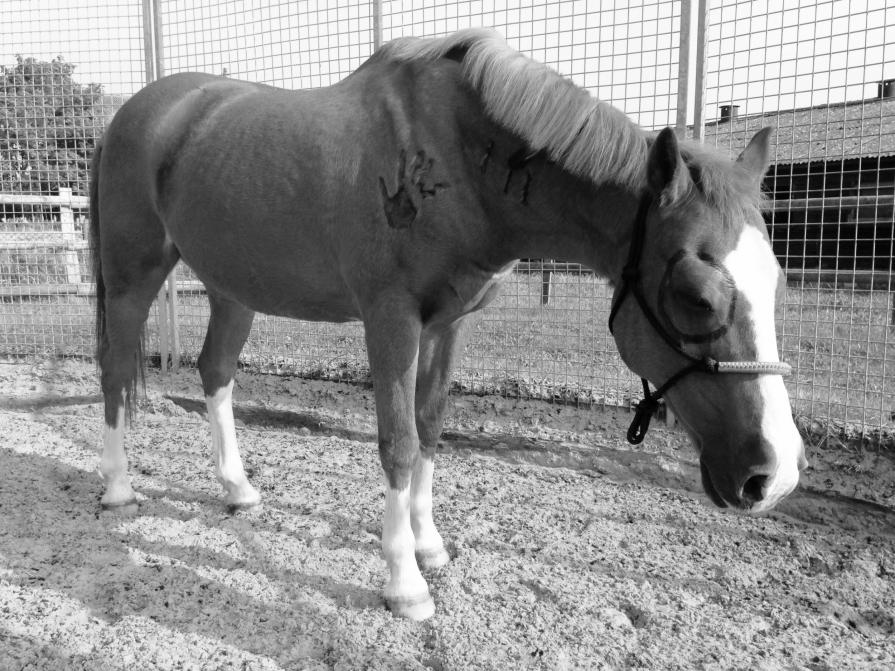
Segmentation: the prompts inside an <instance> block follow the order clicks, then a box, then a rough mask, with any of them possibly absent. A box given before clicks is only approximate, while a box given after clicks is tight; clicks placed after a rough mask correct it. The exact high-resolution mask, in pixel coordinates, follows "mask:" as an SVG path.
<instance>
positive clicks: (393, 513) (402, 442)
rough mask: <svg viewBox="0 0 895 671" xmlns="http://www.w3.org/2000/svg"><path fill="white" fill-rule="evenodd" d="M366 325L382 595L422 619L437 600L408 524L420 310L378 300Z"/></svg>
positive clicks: (396, 607)
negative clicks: (379, 480)
mask: <svg viewBox="0 0 895 671" xmlns="http://www.w3.org/2000/svg"><path fill="white" fill-rule="evenodd" d="M364 326H365V329H366V338H367V352H368V354H369V358H370V368H371V370H372V373H373V389H374V392H375V395H376V418H377V422H378V429H379V457H380V460H381V463H382V469H383V472H384V475H385V483H386V490H385V515H384V517H383V521H382V553H383V555H384V557H385V561H386V564H387V566H388V571H389V579H388V582H387V583H386V585H385V589H384V596H385V600H386V603H387V604H388V607H389V609H390V610H391V611H392V612H393V613H395V614H397V615H401V616H403V617H408V618H410V619H413V620H424V619H426V618H428V617H431V616H432V615H433V614H434V613H435V602H434V601H433V600H432V597H431V596H430V595H429V586H428V585H427V584H426V581H425V579H423V576H422V574H421V573H420V570H419V567H418V566H417V563H416V556H415V554H414V551H415V547H416V546H415V540H414V535H413V528H412V526H411V523H410V511H411V498H412V492H411V481H412V477H413V472H414V469H415V467H416V462H417V460H418V454H419V441H418V438H417V433H416V423H415V421H414V386H415V381H416V367H417V352H418V350H419V339H420V320H419V315H418V309H415V306H413V305H412V304H411V303H410V302H409V301H407V300H405V299H403V297H398V298H394V297H392V298H390V299H382V300H379V301H378V303H377V305H376V306H375V307H374V308H373V309H371V310H367V311H366V312H365V315H364Z"/></svg>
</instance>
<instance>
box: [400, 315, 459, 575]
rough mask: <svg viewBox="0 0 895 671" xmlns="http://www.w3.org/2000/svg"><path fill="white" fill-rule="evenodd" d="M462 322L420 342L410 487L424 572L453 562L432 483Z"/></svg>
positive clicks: (430, 333) (431, 333)
mask: <svg viewBox="0 0 895 671" xmlns="http://www.w3.org/2000/svg"><path fill="white" fill-rule="evenodd" d="M461 329H462V322H460V321H457V322H454V323H453V324H451V325H449V326H447V327H440V328H427V329H424V330H423V332H422V337H421V338H420V351H419V362H418V364H417V375H416V430H417V434H418V435H419V440H420V456H419V459H418V460H417V462H416V466H414V469H413V479H412V481H411V486H410V524H411V526H412V528H413V535H414V539H415V543H416V559H417V563H418V564H419V566H420V567H421V568H423V569H433V568H438V567H440V566H444V565H445V564H446V563H447V562H448V561H449V559H450V557H449V556H448V553H447V551H446V550H445V548H444V541H443V540H442V538H441V534H440V533H438V529H437V528H436V527H435V522H434V520H433V518H432V479H433V475H434V471H435V448H436V447H437V446H438V439H439V437H440V436H441V429H442V426H443V424H444V414H445V411H446V409H447V396H448V388H449V386H450V382H451V370H452V368H453V362H454V359H455V357H456V353H457V351H458V349H459V347H460V345H461V344H462V338H461V337H460V336H461V333H462V331H461Z"/></svg>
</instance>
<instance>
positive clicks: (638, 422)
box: [609, 194, 792, 445]
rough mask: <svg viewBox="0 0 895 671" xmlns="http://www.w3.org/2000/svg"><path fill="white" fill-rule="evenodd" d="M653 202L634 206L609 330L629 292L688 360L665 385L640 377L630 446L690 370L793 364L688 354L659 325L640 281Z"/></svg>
mask: <svg viewBox="0 0 895 671" xmlns="http://www.w3.org/2000/svg"><path fill="white" fill-rule="evenodd" d="M652 204H653V199H652V197H651V196H649V195H648V194H644V196H643V197H642V198H641V199H640V205H639V206H638V208H637V218H636V219H635V220H634V233H633V235H632V236H631V246H630V248H629V250H628V261H627V263H625V267H624V268H623V269H622V277H621V287H620V291H619V294H618V299H616V301H615V303H614V304H613V305H612V309H611V310H610V311H609V332H610V333H612V323H613V321H615V316H616V314H618V311H619V308H620V307H621V305H622V301H624V299H625V296H627V295H628V293H632V294H633V295H634V298H636V299H637V303H638V304H639V305H640V309H641V310H642V311H643V314H644V315H645V316H646V318H647V321H649V323H650V324H651V325H652V327H653V329H654V330H655V331H656V333H658V334H659V335H660V336H662V339H663V340H664V341H665V342H666V343H668V345H669V346H670V347H671V349H673V350H674V351H675V352H677V353H678V354H679V355H681V356H682V357H684V358H685V359H686V360H687V361H689V363H688V364H687V365H686V366H684V367H683V368H681V369H680V370H679V371H678V372H677V373H675V374H674V375H672V376H671V377H670V378H668V380H666V381H665V384H663V385H662V386H660V387H659V388H658V389H656V391H654V392H650V388H649V381H648V380H647V379H646V378H640V380H641V382H642V383H643V397H644V398H643V400H642V401H640V402H639V403H638V404H637V407H636V408H635V411H634V419H633V421H632V422H631V426H630V427H629V428H628V433H627V439H628V442H629V443H631V444H632V445H637V444H639V443H641V442H642V441H643V438H644V436H646V432H647V430H649V424H650V420H651V419H652V416H653V415H654V414H655V413H656V410H658V409H659V399H660V398H662V396H663V395H665V392H667V391H668V390H669V389H671V388H672V387H673V386H674V385H675V384H677V383H678V382H680V381H681V380H682V379H683V378H684V377H686V376H687V375H689V374H690V373H697V372H698V373H709V374H717V373H741V374H749V375H783V376H786V375H790V374H791V373H792V367H791V366H790V365H789V364H788V363H785V362H782V361H717V360H715V359H713V358H711V357H708V356H707V357H705V358H702V359H699V358H697V357H694V356H691V355H689V354H687V353H686V352H685V351H684V350H683V349H682V348H681V346H680V344H679V343H678V341H677V340H675V338H673V337H672V336H671V334H669V333H668V330H667V329H666V328H665V326H664V325H663V324H662V322H661V321H660V320H659V318H658V317H656V315H655V313H654V312H653V311H652V309H651V308H650V306H649V304H648V303H647V302H646V297H645V296H644V295H643V286H642V285H641V283H640V279H641V276H640V255H641V253H642V252H643V240H644V237H645V235H646V217H647V214H649V209H650V207H651V206H652Z"/></svg>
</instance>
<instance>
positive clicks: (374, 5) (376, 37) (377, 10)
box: [370, 0, 382, 51]
mask: <svg viewBox="0 0 895 671" xmlns="http://www.w3.org/2000/svg"><path fill="white" fill-rule="evenodd" d="M370 11H372V12H373V51H376V50H377V49H378V48H379V47H381V46H382V0H371V2H370Z"/></svg>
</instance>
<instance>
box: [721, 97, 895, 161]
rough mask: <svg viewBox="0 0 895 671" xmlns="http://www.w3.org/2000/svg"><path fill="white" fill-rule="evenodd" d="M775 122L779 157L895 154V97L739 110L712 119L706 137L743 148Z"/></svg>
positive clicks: (835, 158)
mask: <svg viewBox="0 0 895 671" xmlns="http://www.w3.org/2000/svg"><path fill="white" fill-rule="evenodd" d="M765 126H773V127H774V128H775V129H776V131H775V134H774V137H775V155H774V159H773V160H774V162H775V163H810V162H813V161H841V160H845V159H852V158H861V157H865V156H874V157H875V156H893V155H895V98H884V99H881V98H871V99H868V100H859V101H856V102H849V103H838V104H832V105H818V106H816V107H804V108H801V109H794V110H783V111H778V112H764V113H762V114H752V115H747V116H739V117H737V118H735V119H733V120H731V121H727V120H724V121H722V120H720V119H719V120H717V121H712V122H709V123H706V125H705V136H704V137H705V143H706V144H710V145H715V146H718V147H722V148H727V149H729V151H730V153H731V155H736V154H738V153H739V152H740V151H741V150H742V148H743V147H745V146H746V144H747V143H748V141H749V139H750V138H751V137H752V135H754V134H755V132H756V131H758V130H759V129H761V128H764V127H765Z"/></svg>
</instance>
